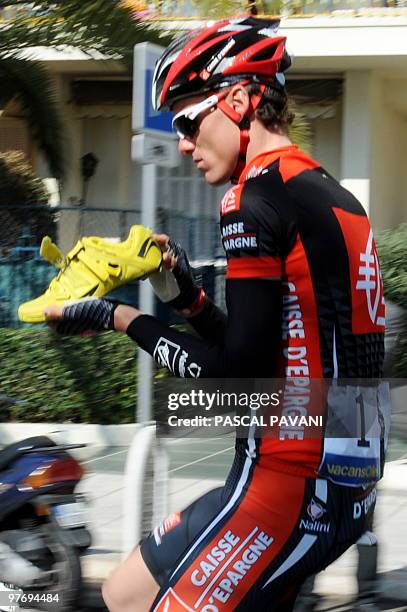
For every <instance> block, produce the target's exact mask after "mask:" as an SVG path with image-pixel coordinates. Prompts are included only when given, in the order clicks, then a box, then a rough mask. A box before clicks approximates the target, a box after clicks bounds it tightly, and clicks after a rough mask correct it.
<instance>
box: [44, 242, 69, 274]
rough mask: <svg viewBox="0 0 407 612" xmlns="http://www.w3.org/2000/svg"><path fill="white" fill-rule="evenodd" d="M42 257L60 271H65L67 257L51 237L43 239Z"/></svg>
mask: <svg viewBox="0 0 407 612" xmlns="http://www.w3.org/2000/svg"><path fill="white" fill-rule="evenodd" d="M40 256H41V257H43V258H44V259H46V260H47V261H48V262H49V263H50V264H52V265H53V266H55V267H56V268H58V269H59V270H63V269H64V268H65V266H66V264H67V260H66V257H65V255H64V254H63V252H62V251H61V249H60V248H59V247H58V246H57V245H56V244H55V243H54V242H52V240H51V238H50V237H49V236H44V238H43V239H42V242H41V246H40Z"/></svg>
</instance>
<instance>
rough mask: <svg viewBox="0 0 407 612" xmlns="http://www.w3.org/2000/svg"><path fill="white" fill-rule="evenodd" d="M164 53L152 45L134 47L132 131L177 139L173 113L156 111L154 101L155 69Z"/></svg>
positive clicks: (145, 44) (144, 44)
mask: <svg viewBox="0 0 407 612" xmlns="http://www.w3.org/2000/svg"><path fill="white" fill-rule="evenodd" d="M163 51H164V48H163V47H159V46H157V45H153V44H151V43H139V44H138V45H136V46H135V47H134V70H133V108H132V129H133V132H137V133H140V132H152V133H156V135H159V134H160V133H161V134H162V135H163V136H164V135H165V136H174V139H175V132H174V131H173V129H172V127H171V121H172V113H170V112H165V113H159V112H157V111H155V110H154V108H153V101H152V85H153V75H154V68H155V64H156V61H157V60H158V59H159V58H160V57H161V55H162V53H163ZM153 135H154V134H153Z"/></svg>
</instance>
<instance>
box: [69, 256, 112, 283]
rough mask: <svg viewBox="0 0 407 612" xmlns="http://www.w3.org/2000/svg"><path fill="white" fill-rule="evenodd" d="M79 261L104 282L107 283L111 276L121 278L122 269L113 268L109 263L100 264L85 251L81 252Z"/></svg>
mask: <svg viewBox="0 0 407 612" xmlns="http://www.w3.org/2000/svg"><path fill="white" fill-rule="evenodd" d="M77 257H78V259H79V260H80V261H81V262H82V263H83V264H84V265H85V266H86V267H87V268H89V270H90V271H91V272H93V273H94V274H96V276H97V277H98V278H99V279H100V280H101V281H103V282H106V281H107V280H108V278H109V276H120V272H121V267H120V266H117V267H116V266H115V267H112V266H111V265H110V264H109V263H108V262H99V261H97V260H96V259H95V257H94V256H93V255H92V254H90V253H89V252H88V251H86V250H85V249H84V250H82V251H79V253H78V255H77Z"/></svg>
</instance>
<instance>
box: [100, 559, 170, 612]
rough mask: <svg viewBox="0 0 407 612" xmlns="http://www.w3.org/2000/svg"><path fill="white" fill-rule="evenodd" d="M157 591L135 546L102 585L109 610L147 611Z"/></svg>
mask: <svg viewBox="0 0 407 612" xmlns="http://www.w3.org/2000/svg"><path fill="white" fill-rule="evenodd" d="M158 591H159V586H158V584H157V583H156V581H155V580H154V578H153V576H152V575H151V573H150V571H149V570H148V568H147V566H146V564H145V563H144V560H143V558H142V556H141V553H140V550H139V548H137V549H136V550H135V551H134V552H133V553H132V554H131V555H130V557H128V558H127V559H126V560H125V561H124V562H123V563H122V564H121V565H119V567H117V568H116V569H115V570H114V571H113V572H112V573H111V574H110V576H109V577H108V578H107V580H106V582H105V583H104V584H103V586H102V595H103V599H104V602H105V604H106V606H107V608H108V609H109V611H110V612H130V611H131V612H147V611H148V610H150V608H151V605H152V603H153V601H154V599H155V597H156V595H157V593H158Z"/></svg>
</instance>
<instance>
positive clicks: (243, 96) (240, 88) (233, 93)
mask: <svg viewBox="0 0 407 612" xmlns="http://www.w3.org/2000/svg"><path fill="white" fill-rule="evenodd" d="M226 101H227V103H228V104H229V105H230V106H231V107H232V108H233V110H235V111H236V112H237V113H239V115H240V116H241V117H242V118H243V117H244V116H245V114H246V113H247V111H248V109H249V105H250V96H249V94H248V92H247V89H246V88H245V86H244V85H241V84H240V83H237V84H236V85H234V86H233V87H232V88H231V90H230V92H229V93H228V95H227V96H226Z"/></svg>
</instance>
